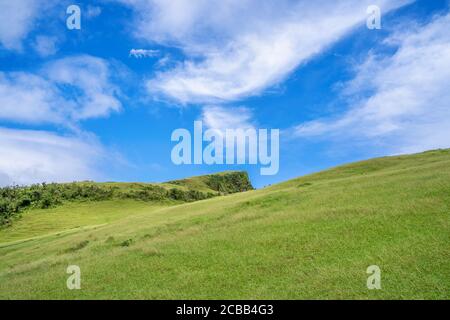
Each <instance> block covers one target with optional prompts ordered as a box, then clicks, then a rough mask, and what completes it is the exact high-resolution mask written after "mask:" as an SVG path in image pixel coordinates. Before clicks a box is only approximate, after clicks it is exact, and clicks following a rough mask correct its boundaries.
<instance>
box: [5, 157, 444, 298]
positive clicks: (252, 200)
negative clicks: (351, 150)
mask: <svg viewBox="0 0 450 320" xmlns="http://www.w3.org/2000/svg"><path fill="white" fill-rule="evenodd" d="M67 211H68V212H70V210H67ZM122 211H123V208H121V207H120V206H111V213H113V212H114V214H117V215H121V213H120V212H122ZM125 215H126V214H125ZM449 215H450V151H449V150H441V151H433V152H428V153H424V154H418V155H412V156H406V157H392V158H381V159H375V160H370V161H366V162H360V163H356V164H351V165H347V166H343V167H339V168H335V169H332V170H328V171H324V172H321V173H318V174H314V175H310V176H305V177H302V178H299V179H294V180H291V181H288V182H285V183H283V184H279V185H275V186H272V187H270V188H266V189H264V190H257V191H250V192H245V193H239V194H234V195H230V196H226V197H218V198H213V199H208V200H204V201H199V202H195V203H188V204H181V205H177V206H173V207H168V208H160V209H154V208H150V209H149V210H148V211H147V210H145V209H143V210H140V209H139V210H136V212H135V214H133V215H126V217H122V218H121V219H120V220H117V221H116V222H111V223H109V224H106V225H101V226H96V227H92V228H85V229H78V230H77V229H75V230H72V231H70V232H66V233H61V234H51V235H48V236H43V237H39V238H36V239H31V240H28V241H26V242H16V243H13V244H9V245H4V244H3V245H2V244H0V257H1V259H0V298H275V299H278V298H362V299H366V298H445V299H448V298H450V265H449V263H448V261H449V260H450V226H449V222H450V217H449ZM34 223H35V224H38V221H35V222H34ZM96 223H97V222H95V223H94V224H96ZM29 228H30V230H31V229H33V225H30V226H29ZM2 232H5V231H0V237H1V233H2ZM127 239H132V243H131V245H130V246H127V247H125V246H121V243H123V241H124V240H127ZM87 241H88V242H87ZM86 243H87V245H86ZM81 244H83V245H81ZM69 264H76V265H79V266H80V267H81V272H82V289H81V290H78V291H77V290H75V291H69V290H68V289H66V286H65V283H66V279H67V276H68V275H67V274H66V273H65V270H66V267H67V266H68V265H69ZM373 264H375V265H378V266H380V268H381V270H382V290H375V291H373V290H368V289H367V288H366V279H367V274H366V273H365V272H366V268H367V266H369V265H373Z"/></svg>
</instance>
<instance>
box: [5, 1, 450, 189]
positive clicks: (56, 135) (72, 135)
mask: <svg viewBox="0 0 450 320" xmlns="http://www.w3.org/2000/svg"><path fill="white" fill-rule="evenodd" d="M71 4H76V5H78V6H79V7H80V8H81V29H80V30H69V29H68V28H67V27H66V19H67V17H68V16H69V15H68V14H67V13H66V9H67V7H68V6H69V5H71ZM369 5H378V6H379V7H380V8H381V10H382V28H381V30H369V29H368V28H367V27H366V20H367V17H368V14H367V12H366V9H367V7H368V6H369ZM449 8H450V6H449V1H447V0H435V1H425V0H422V1H420V0H419V1H412V0H411V1H407V0H393V1H387V0H385V1H381V0H380V1H360V0H342V1H314V2H313V1H288V0H282V1H277V2H275V1H256V0H255V1H253V0H245V1H232V0H230V1H220V2H219V1H217V2H216V1H201V0H198V1H187V0H177V1H161V0H149V1H141V0H121V1H119V0H117V1H114V0H104V1H43V0H42V1H41V0H18V1H15V2H11V1H6V0H0V185H8V184H13V183H19V184H28V183H36V182H43V181H47V182H49V181H73V180H85V179H89V180H99V181H112V180H114V181H164V180H171V179H176V178H182V177H187V176H191V175H199V174H207V173H212V172H217V171H223V170H237V169H243V170H247V171H248V172H249V173H250V175H251V178H252V181H253V183H254V184H255V185H256V186H257V187H262V186H264V185H267V184H271V183H276V182H279V181H283V180H287V179H289V178H294V177H297V176H300V175H304V174H307V173H310V172H315V171H318V170H321V169H324V168H328V167H331V166H335V165H338V164H342V163H346V162H350V161H356V160H360V159H366V158H371V157H375V156H383V155H392V154H403V153H412V152H420V151H424V150H429V149H435V148H445V147H450V132H449V128H450V93H449V90H448V86H449V83H450V32H449V31H448V30H450V9H449ZM132 49H142V50H147V52H148V53H149V54H148V55H146V56H144V57H136V56H132V55H130V50H132ZM195 120H203V122H204V124H205V126H207V127H209V128H214V126H219V127H220V126H221V125H226V126H228V127H230V126H231V127H236V128H239V127H252V128H267V129H279V130H280V132H281V134H280V169H279V172H278V174H276V175H273V176H261V175H260V171H259V169H260V166H254V165H240V166H239V165H214V166H208V165H181V166H176V165H174V164H173V163H172V161H171V157H170V154H171V150H172V148H173V146H174V144H175V143H174V142H172V141H171V140H170V137H171V133H172V132H173V130H175V129H177V128H186V129H189V130H192V128H193V122H194V121H195ZM219 129H220V128H219Z"/></svg>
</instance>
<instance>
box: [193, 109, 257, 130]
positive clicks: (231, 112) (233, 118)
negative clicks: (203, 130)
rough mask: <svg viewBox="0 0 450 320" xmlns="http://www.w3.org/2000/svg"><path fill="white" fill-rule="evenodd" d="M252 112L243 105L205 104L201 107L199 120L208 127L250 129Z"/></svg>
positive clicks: (252, 126) (252, 125)
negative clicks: (205, 105)
mask: <svg viewBox="0 0 450 320" xmlns="http://www.w3.org/2000/svg"><path fill="white" fill-rule="evenodd" d="M252 118H253V114H252V112H251V110H250V109H248V108H245V107H222V106H207V107H204V108H203V111H202V117H201V120H202V121H203V125H204V126H206V127H207V128H209V129H217V130H222V131H224V130H226V129H250V128H254V123H253V122H252Z"/></svg>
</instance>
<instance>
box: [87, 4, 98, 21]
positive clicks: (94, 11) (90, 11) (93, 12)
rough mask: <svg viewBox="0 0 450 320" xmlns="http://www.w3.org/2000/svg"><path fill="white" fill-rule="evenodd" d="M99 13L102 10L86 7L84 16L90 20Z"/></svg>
mask: <svg viewBox="0 0 450 320" xmlns="http://www.w3.org/2000/svg"><path fill="white" fill-rule="evenodd" d="M101 13H102V8H100V7H96V6H91V5H88V6H87V9H86V13H85V15H86V17H87V18H89V19H91V18H95V17H98V16H99V15H100V14H101Z"/></svg>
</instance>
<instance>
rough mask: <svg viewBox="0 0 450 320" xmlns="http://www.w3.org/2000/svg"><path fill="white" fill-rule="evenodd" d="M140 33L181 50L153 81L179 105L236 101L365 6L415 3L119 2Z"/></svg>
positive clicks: (276, 76) (321, 43)
mask: <svg viewBox="0 0 450 320" xmlns="http://www.w3.org/2000/svg"><path fill="white" fill-rule="evenodd" d="M121 2H125V3H127V4H128V5H131V6H132V7H134V8H135V9H136V12H137V15H138V18H137V19H136V21H135V22H134V25H135V26H136V28H135V35H136V37H139V38H143V39H145V40H147V41H149V42H150V43H152V42H158V43H160V44H164V45H171V46H176V47H179V48H181V49H182V50H183V51H184V53H185V54H186V56H187V58H186V60H185V61H184V62H183V63H181V64H179V65H178V66H177V67H175V68H172V69H169V70H167V71H164V72H160V73H159V74H158V75H157V76H156V77H155V78H154V79H152V80H150V81H149V82H148V88H149V90H150V91H151V92H153V93H155V94H162V95H165V96H168V97H170V98H173V99H176V100H178V101H179V102H181V103H191V102H211V101H214V102H220V101H224V100H225V101H230V100H237V99H240V98H242V97H246V96H249V95H254V94H258V93H260V92H262V91H263V90H264V89H266V88H267V87H269V86H272V85H274V84H276V83H278V82H279V81H281V80H283V79H284V78H285V77H286V76H287V75H288V74H289V73H290V72H292V71H293V70H294V69H295V68H297V67H298V66H299V65H300V64H301V63H304V62H306V61H307V60H308V59H310V58H312V57H313V56H315V55H317V54H319V53H321V52H322V51H323V50H324V49H325V48H326V47H327V46H328V45H330V44H332V43H334V42H336V41H337V40H339V39H340V38H341V37H342V36H343V35H345V34H346V33H348V32H349V31H350V30H351V29H352V28H353V27H355V26H356V25H358V24H360V23H361V24H362V23H363V22H365V19H366V18H367V14H366V9H367V7H368V5H372V4H378V5H380V6H381V7H382V8H383V9H384V11H385V12H386V11H389V10H391V9H393V8H396V7H399V6H401V5H404V4H405V3H408V2H410V1H406V0H405V1H403V0H395V1H387V0H379V1H373V0H367V1H366V0H364V1H361V0H344V1H339V2H337V1H324V0H320V1H306V0H304V1H288V0H282V1H276V2H274V1H262V0H243V1H233V0H224V1H220V2H216V1H207V0H197V1H192V0H189V1H188V0H174V1H163V0H152V1H140V0H122V1H121Z"/></svg>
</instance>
